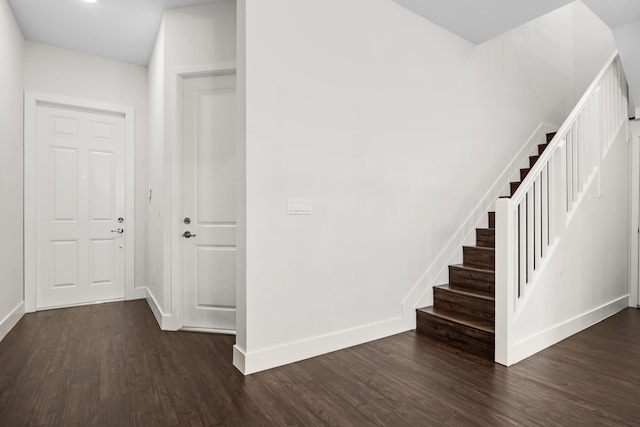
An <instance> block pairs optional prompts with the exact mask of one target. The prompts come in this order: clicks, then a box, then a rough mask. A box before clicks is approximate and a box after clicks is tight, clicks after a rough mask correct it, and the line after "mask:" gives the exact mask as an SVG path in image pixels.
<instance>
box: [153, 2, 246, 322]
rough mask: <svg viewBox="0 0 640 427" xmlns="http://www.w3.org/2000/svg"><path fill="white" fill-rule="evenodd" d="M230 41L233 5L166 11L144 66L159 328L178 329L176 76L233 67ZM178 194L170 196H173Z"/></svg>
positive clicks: (232, 37)
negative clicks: (150, 137)
mask: <svg viewBox="0 0 640 427" xmlns="http://www.w3.org/2000/svg"><path fill="white" fill-rule="evenodd" d="M235 40H236V5H235V1H221V2H215V3H209V4H204V5H198V6H190V7H184V8H178V9H170V10H167V11H165V13H164V18H163V24H162V26H161V30H160V33H159V36H158V39H157V40H156V46H155V49H154V54H153V57H152V61H151V63H150V65H149V76H150V89H149V90H150V97H151V98H153V99H154V101H153V102H154V103H155V105H154V106H153V107H152V111H151V114H152V117H151V118H152V120H151V122H150V126H151V128H152V129H153V130H152V131H151V132H153V133H154V135H155V136H154V140H153V141H152V143H151V146H152V157H153V162H152V163H151V165H150V168H151V169H150V177H151V186H152V190H153V199H152V201H151V205H150V214H151V215H152V216H153V218H151V219H150V222H149V239H150V240H149V242H150V252H149V265H150V270H151V274H152V280H151V283H152V285H150V289H152V293H153V295H154V296H155V299H156V303H157V304H158V307H157V309H158V311H159V312H160V316H161V319H160V323H161V326H162V327H163V328H164V329H175V328H176V327H178V325H177V323H176V318H175V314H176V311H177V305H176V304H177V300H178V298H177V297H176V292H178V291H179V289H178V288H177V283H178V281H179V277H178V275H177V274H178V273H177V271H176V269H172V263H173V262H175V260H176V259H175V257H177V255H178V254H177V253H175V252H173V251H172V245H173V244H175V239H174V237H175V236H173V234H172V227H173V226H175V225H176V224H177V221H178V220H179V219H178V218H175V220H176V224H172V206H173V204H172V184H173V182H172V177H173V173H174V172H173V171H174V164H173V160H174V158H173V152H174V150H175V149H176V148H175V147H176V145H175V141H174V113H175V107H176V78H177V77H176V73H179V72H182V71H184V70H186V69H191V70H193V69H194V68H195V67H208V66H222V67H234V66H235V59H236V45H235ZM161 81H162V85H161ZM159 127H162V129H160V128H159ZM178 196H179V194H178V193H176V194H175V197H178ZM154 271H155V274H154V273H153V272H154ZM153 283H155V284H153ZM172 284H176V286H173V285H172ZM156 315H158V313H156Z"/></svg>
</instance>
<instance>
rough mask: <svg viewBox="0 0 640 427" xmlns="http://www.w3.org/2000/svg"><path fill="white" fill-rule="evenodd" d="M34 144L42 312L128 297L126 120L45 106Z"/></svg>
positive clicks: (40, 111)
mask: <svg viewBox="0 0 640 427" xmlns="http://www.w3.org/2000/svg"><path fill="white" fill-rule="evenodd" d="M36 139H37V142H36V144H37V148H36V167H37V172H36V174H37V190H36V191H37V218H38V224H37V242H38V243H37V245H38V247H37V273H36V277H37V278H36V282H37V285H36V307H37V308H38V309H43V308H52V307H61V306H69V305H78V304H85V303H91V302H98V301H108V300H115V299H121V298H124V265H125V262H124V261H125V250H124V238H125V237H124V236H125V235H126V231H125V230H126V228H127V226H126V224H127V221H126V220H127V219H128V220H132V219H133V218H124V212H125V210H124V209H125V206H124V201H125V194H124V193H125V158H124V156H125V152H124V149H125V147H124V144H125V120H124V117H123V116H118V115H109V114H108V113H105V114H100V113H97V112H92V111H85V110H75V109H72V108H65V107H55V106H47V105H39V106H38V108H37V136H36ZM119 219H120V220H119Z"/></svg>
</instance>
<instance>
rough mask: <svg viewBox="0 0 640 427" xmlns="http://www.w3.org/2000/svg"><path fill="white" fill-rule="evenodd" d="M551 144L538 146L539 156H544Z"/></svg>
mask: <svg viewBox="0 0 640 427" xmlns="http://www.w3.org/2000/svg"><path fill="white" fill-rule="evenodd" d="M548 145H549V144H538V155H540V154H542V153H543V152H544V150H545V148H547V146H548Z"/></svg>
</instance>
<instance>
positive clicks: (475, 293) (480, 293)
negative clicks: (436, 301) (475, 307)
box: [433, 283, 496, 301]
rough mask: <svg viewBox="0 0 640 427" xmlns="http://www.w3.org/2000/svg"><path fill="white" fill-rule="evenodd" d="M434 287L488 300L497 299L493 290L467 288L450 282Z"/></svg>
mask: <svg viewBox="0 0 640 427" xmlns="http://www.w3.org/2000/svg"><path fill="white" fill-rule="evenodd" d="M433 288H434V289H436V288H437V289H442V290H446V291H447V292H452V293H455V294H460V295H464V296H468V297H473V298H478V299H483V300H486V301H495V299H496V298H495V296H494V294H493V293H492V292H487V291H482V290H474V289H468V288H465V287H463V286H458V285H452V284H450V283H449V284H445V285H438V286H434V287H433Z"/></svg>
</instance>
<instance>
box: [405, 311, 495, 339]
mask: <svg viewBox="0 0 640 427" xmlns="http://www.w3.org/2000/svg"><path fill="white" fill-rule="evenodd" d="M416 311H417V312H418V314H419V315H420V314H425V315H430V316H435V317H439V318H441V319H445V320H447V321H449V322H452V323H456V324H459V325H463V326H466V327H468V328H472V329H476V330H478V331H481V332H484V333H487V334H494V333H495V326H494V322H490V321H487V320H483V319H478V318H476V317H473V316H465V315H463V314H460V313H457V312H455V311H451V310H446V309H441V308H440V309H439V308H435V307H433V306H431V307H423V308H418V309H417V310H416Z"/></svg>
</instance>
